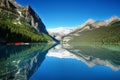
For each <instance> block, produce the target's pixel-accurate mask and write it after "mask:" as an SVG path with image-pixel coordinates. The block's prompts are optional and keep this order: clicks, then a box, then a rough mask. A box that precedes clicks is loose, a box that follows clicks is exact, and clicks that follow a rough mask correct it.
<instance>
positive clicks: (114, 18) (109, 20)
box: [105, 16, 120, 24]
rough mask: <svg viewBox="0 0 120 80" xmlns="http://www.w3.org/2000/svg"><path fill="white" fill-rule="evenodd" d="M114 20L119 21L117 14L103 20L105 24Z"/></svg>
mask: <svg viewBox="0 0 120 80" xmlns="http://www.w3.org/2000/svg"><path fill="white" fill-rule="evenodd" d="M116 20H117V21H119V20H120V18H119V17H118V16H112V17H111V18H110V19H108V20H106V21H105V22H106V23H107V24H110V23H111V22H113V21H116Z"/></svg>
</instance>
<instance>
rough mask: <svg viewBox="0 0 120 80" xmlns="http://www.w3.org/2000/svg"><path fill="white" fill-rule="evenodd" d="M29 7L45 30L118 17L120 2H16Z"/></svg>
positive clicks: (57, 0) (36, 0) (89, 0)
mask: <svg viewBox="0 0 120 80" xmlns="http://www.w3.org/2000/svg"><path fill="white" fill-rule="evenodd" d="M16 1H17V2H18V3H20V4H21V5H23V6H26V5H30V6H31V7H32V8H33V9H34V10H35V12H36V13H37V14H38V15H39V17H40V18H41V19H42V21H43V23H44V24H45V26H46V28H47V29H49V28H57V27H76V26H79V25H81V24H82V23H84V22H85V21H86V20H88V19H91V18H92V19H94V20H106V19H109V18H110V17H111V16H118V17H120V0H16Z"/></svg>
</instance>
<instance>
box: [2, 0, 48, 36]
mask: <svg viewBox="0 0 120 80" xmlns="http://www.w3.org/2000/svg"><path fill="white" fill-rule="evenodd" d="M0 1H1V2H0V7H2V8H6V9H11V10H12V9H13V10H15V11H16V12H18V13H19V15H20V16H23V17H24V18H25V19H26V20H27V22H28V23H29V24H30V25H31V26H32V27H33V28H35V29H36V30H37V31H38V32H44V33H47V34H48V32H47V31H46V29H45V25H44V24H43V22H42V21H41V19H40V18H39V16H38V15H37V14H36V13H35V11H34V10H33V9H32V8H31V7H30V6H26V7H23V6H21V5H20V4H18V3H16V2H15V0H0Z"/></svg>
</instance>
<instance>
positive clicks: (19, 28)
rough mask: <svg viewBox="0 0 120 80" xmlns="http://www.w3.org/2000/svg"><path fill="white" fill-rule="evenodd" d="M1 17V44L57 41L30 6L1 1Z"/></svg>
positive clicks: (5, 0)
mask: <svg viewBox="0 0 120 80" xmlns="http://www.w3.org/2000/svg"><path fill="white" fill-rule="evenodd" d="M0 15H1V16H0V43H11V42H54V41H55V39H54V38H53V37H51V36H50V35H49V34H48V32H47V30H46V27H45V25H44V24H43V22H42V20H41V19H40V17H39V16H38V15H37V14H36V12H35V11H34V10H33V9H32V8H31V7H30V6H25V7H24V6H21V5H20V4H18V3H17V2H16V1H15V0H0ZM56 41H57V40H56Z"/></svg>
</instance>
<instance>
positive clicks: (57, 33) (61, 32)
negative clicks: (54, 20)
mask: <svg viewBox="0 0 120 80" xmlns="http://www.w3.org/2000/svg"><path fill="white" fill-rule="evenodd" d="M72 31H73V29H72V28H69V27H58V28H51V29H48V33H49V34H50V35H51V36H53V37H55V38H56V39H58V40H61V37H62V36H65V35H67V34H69V33H70V32H72Z"/></svg>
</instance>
